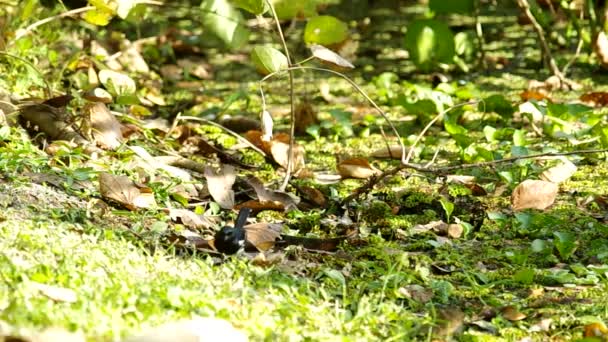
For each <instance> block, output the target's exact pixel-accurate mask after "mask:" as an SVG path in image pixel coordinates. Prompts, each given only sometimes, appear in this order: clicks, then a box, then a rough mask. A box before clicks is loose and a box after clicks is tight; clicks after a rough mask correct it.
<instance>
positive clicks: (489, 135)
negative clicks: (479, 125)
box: [483, 126, 497, 142]
mask: <svg viewBox="0 0 608 342" xmlns="http://www.w3.org/2000/svg"><path fill="white" fill-rule="evenodd" d="M483 135H484V136H485V137H486V140H487V141H488V142H494V141H496V140H497V139H496V128H494V127H492V126H485V127H484V128H483Z"/></svg>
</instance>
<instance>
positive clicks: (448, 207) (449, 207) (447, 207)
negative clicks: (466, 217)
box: [439, 198, 454, 223]
mask: <svg viewBox="0 0 608 342" xmlns="http://www.w3.org/2000/svg"><path fill="white" fill-rule="evenodd" d="M439 203H441V207H442V208H443V211H444V212H445V216H446V217H447V222H448V223H450V217H452V213H453V212H454V203H452V202H450V201H449V200H447V199H445V198H440V199H439Z"/></svg>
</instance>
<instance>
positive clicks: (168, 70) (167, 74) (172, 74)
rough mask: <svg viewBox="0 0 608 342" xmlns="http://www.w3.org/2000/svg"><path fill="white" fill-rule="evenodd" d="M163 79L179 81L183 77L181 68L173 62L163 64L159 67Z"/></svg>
mask: <svg viewBox="0 0 608 342" xmlns="http://www.w3.org/2000/svg"><path fill="white" fill-rule="evenodd" d="M160 74H161V75H162V77H163V79H165V80H169V81H180V80H182V79H183V78H184V74H183V69H182V68H180V67H179V66H177V65H175V64H165V65H163V66H161V67H160Z"/></svg>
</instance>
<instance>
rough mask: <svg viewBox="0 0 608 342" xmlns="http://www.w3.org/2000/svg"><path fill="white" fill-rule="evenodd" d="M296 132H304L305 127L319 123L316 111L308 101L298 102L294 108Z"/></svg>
mask: <svg viewBox="0 0 608 342" xmlns="http://www.w3.org/2000/svg"><path fill="white" fill-rule="evenodd" d="M295 117H296V133H297V134H305V133H306V129H308V127H310V126H312V125H316V124H318V123H319V120H318V119H317V112H316V111H315V109H314V108H313V106H312V105H311V104H310V103H308V102H300V103H298V105H297V106H296V109H295Z"/></svg>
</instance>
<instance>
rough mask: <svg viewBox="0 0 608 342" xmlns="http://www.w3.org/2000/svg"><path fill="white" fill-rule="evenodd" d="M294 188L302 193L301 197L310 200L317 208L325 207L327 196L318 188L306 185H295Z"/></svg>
mask: <svg viewBox="0 0 608 342" xmlns="http://www.w3.org/2000/svg"><path fill="white" fill-rule="evenodd" d="M296 189H297V190H298V192H299V193H300V194H301V195H302V197H303V199H305V200H307V201H309V202H312V203H313V204H315V205H316V206H317V207H319V208H325V207H327V198H326V197H325V195H324V194H323V193H322V192H321V191H319V190H318V189H315V188H313V187H310V186H306V185H304V186H297V187H296Z"/></svg>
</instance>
